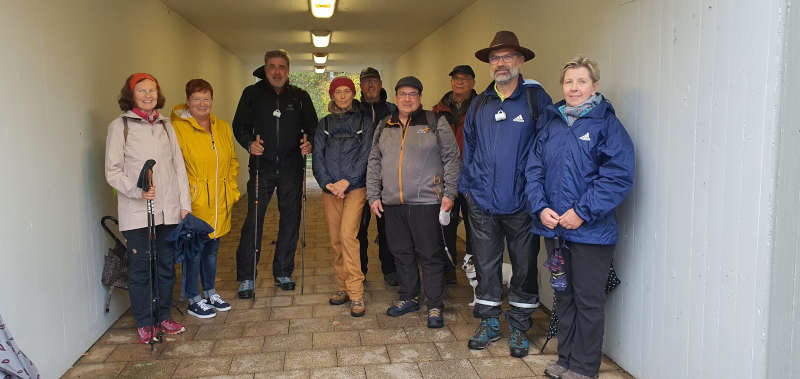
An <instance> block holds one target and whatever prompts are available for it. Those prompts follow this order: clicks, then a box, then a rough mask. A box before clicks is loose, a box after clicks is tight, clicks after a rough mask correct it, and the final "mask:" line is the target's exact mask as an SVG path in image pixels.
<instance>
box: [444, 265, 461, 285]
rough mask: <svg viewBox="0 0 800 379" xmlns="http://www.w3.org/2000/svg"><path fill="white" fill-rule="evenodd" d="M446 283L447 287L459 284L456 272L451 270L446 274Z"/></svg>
mask: <svg viewBox="0 0 800 379" xmlns="http://www.w3.org/2000/svg"><path fill="white" fill-rule="evenodd" d="M444 283H445V285H448V286H452V285H455V284H456V283H458V280H457V279H456V270H455V269H453V270H449V271H445V272H444Z"/></svg>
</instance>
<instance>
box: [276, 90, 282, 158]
mask: <svg viewBox="0 0 800 379" xmlns="http://www.w3.org/2000/svg"><path fill="white" fill-rule="evenodd" d="M275 109H277V110H278V112H280V111H281V99H280V97H276V98H275ZM280 145H281V116H280V115H279V116H278V118H276V119H275V172H276V173H279V172H280V171H281V155H280V151H279V150H278V147H279V146H280Z"/></svg>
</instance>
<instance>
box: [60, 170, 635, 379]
mask: <svg viewBox="0 0 800 379" xmlns="http://www.w3.org/2000/svg"><path fill="white" fill-rule="evenodd" d="M308 189H309V191H308V193H309V195H308V204H307V206H308V211H307V216H308V223H307V232H306V239H307V243H306V249H305V292H304V294H302V295H301V294H300V282H299V280H300V251H299V248H298V253H297V264H296V269H295V279H296V280H297V281H298V283H297V289H296V290H294V291H282V290H280V289H276V288H275V286H274V284H273V279H272V277H271V275H270V273H271V272H272V270H271V267H270V266H271V263H272V254H273V250H274V247H273V246H272V245H271V241H272V240H274V239H275V236H276V233H277V221H278V215H277V204H276V201H275V200H276V198H275V197H273V201H272V202H271V203H270V204H269V210H268V211H267V216H266V220H265V223H264V244H263V246H264V255H263V256H262V259H261V262H260V264H259V271H260V272H262V273H266V274H265V275H264V276H263V277H262V278H260V279H259V280H258V283H257V297H256V299H255V301H251V300H240V299H238V298H237V297H236V290H237V288H238V285H239V284H238V282H236V264H235V255H236V247H237V245H238V241H239V232H240V230H241V226H242V223H243V222H244V217H245V214H246V206H247V203H246V202H245V201H244V200H245V199H242V200H241V201H239V203H238V204H237V205H236V207H235V208H234V210H233V228H232V232H231V233H230V234H229V235H227V236H225V237H223V238H222V241H221V246H220V251H219V267H218V272H217V282H216V287H217V291H218V292H219V293H220V294H221V295H222V296H223V298H224V299H225V300H227V301H228V302H230V303H231V306H232V307H233V309H232V310H231V311H229V312H218V314H217V317H215V318H212V319H204V320H201V319H197V318H195V317H192V316H188V315H187V316H181V315H179V314H177V312H175V311H173V314H174V318H175V319H176V320H178V321H182V322H184V323H185V324H186V329H187V331H186V332H185V333H183V334H180V335H177V336H168V337H166V338H165V339H166V341H165V342H164V343H161V344H158V345H156V348H155V351H153V352H151V351H150V347H149V346H147V345H140V344H137V343H136V331H135V328H134V326H135V322H134V320H133V318H132V317H131V316H130V313H126V314H124V315H123V316H122V317H121V318H120V319H119V320H118V321H117V322H116V323H115V324H114V325H113V326H112V327H111V329H109V330H108V331H107V332H106V333H105V335H103V336H102V337H101V338H100V339H99V340H98V341H97V342H96V343H95V345H94V346H92V348H91V349H89V351H87V352H86V354H85V355H84V356H83V357H82V358H81V359H80V360H79V361H77V362H76V363H75V365H74V366H73V367H72V368H71V369H70V370H69V371H67V373H66V374H65V376H64V377H66V378H78V377H86V378H168V377H173V378H183V377H212V376H216V377H229V378H459V379H465V378H511V377H543V376H544V368H545V367H546V365H547V364H549V363H550V362H553V361H554V360H555V358H556V356H555V354H554V353H555V346H556V343H557V342H556V340H552V341H551V342H550V343H549V344H548V346H547V349H546V350H545V354H543V355H539V354H538V351H539V349H538V347H539V346H541V343H542V341H543V338H544V335H545V330H546V326H547V319H548V316H547V314H545V313H544V312H537V313H536V314H534V327H533V328H532V329H531V330H530V332H529V333H528V334H529V338H530V339H531V343H532V346H531V355H529V356H528V357H526V358H524V359H516V358H513V357H510V356H509V353H508V340H507V338H503V339H501V340H500V341H498V342H496V343H494V344H492V345H491V347H490V348H488V349H486V350H483V351H473V350H469V349H468V348H467V340H468V339H469V337H470V336H471V335H472V333H473V331H474V330H475V328H476V326H477V324H478V320H476V319H474V318H473V317H472V308H471V307H469V306H468V305H467V303H468V302H469V301H471V300H472V290H471V288H470V287H469V286H468V285H467V284H466V279H465V278H464V275H463V273H462V272H460V271H459V275H458V285H455V286H449V287H448V288H447V299H446V302H445V312H444V317H445V327H444V328H442V329H438V330H431V329H428V328H426V327H425V325H426V324H425V322H426V314H425V312H424V307H423V310H422V311H420V312H417V313H412V314H407V315H404V316H402V317H399V318H392V317H388V316H387V315H386V308H387V307H388V306H389V304H390V302H391V301H392V300H393V299H394V298H395V296H396V295H397V294H396V289H395V288H393V287H388V286H386V285H384V282H383V277H382V274H381V272H380V262H379V260H378V253H377V245H375V244H374V243H372V244H371V245H370V248H369V255H370V258H369V273H368V274H367V282H366V289H367V291H366V295H365V299H366V305H367V313H366V315H365V316H364V317H361V318H353V317H350V314H349V306H348V305H341V306H331V305H329V304H328V296H329V295H330V294H331V292H332V291H333V290H335V284H334V283H335V277H334V272H333V267H332V261H331V260H332V259H331V252H330V243H329V240H328V228H327V226H326V222H325V217H324V213H323V207H322V200H321V192H320V190H319V187H318V186H317V184H316V183H315V182H314V181H313V179H309V182H308ZM374 236H375V222H374V221H373V222H372V225H371V230H370V239H374ZM459 250H461V251H463V246H460V249H459ZM179 275H180V274H179ZM177 282H178V283H179V282H180V278H178V280H177ZM176 287H178V286H176ZM177 292H178V291H176V296H175V299H177V298H178V297H177ZM179 306H180V307H182V308H183V309H185V307H186V303H185V302H180V303H179ZM502 326H503V330H504V332H505V333H507V330H508V326H507V325H506V324H505V323H503V325H502ZM600 371H601V372H600V377H601V378H629V377H630V375H628V374H627V373H625V372H624V371H622V370H621V369H620V368H619V367H618V366H617V365H616V364H614V363H613V362H612V361H611V360H609V359H607V358H605V357H604V359H603V365H602V367H601V368H600Z"/></svg>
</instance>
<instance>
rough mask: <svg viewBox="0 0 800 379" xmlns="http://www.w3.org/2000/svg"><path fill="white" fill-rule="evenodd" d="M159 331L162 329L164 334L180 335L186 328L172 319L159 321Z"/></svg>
mask: <svg viewBox="0 0 800 379" xmlns="http://www.w3.org/2000/svg"><path fill="white" fill-rule="evenodd" d="M161 329H163V330H164V333H167V334H180V333H183V332H185V331H186V328H184V327H183V324H181V323H179V322H177V321H175V320H173V319H169V320H164V321H161Z"/></svg>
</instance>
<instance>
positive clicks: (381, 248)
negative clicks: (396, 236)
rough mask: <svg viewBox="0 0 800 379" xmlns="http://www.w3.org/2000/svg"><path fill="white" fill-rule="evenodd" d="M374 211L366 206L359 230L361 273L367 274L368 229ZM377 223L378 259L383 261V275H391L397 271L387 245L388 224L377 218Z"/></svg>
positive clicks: (362, 213)
mask: <svg viewBox="0 0 800 379" xmlns="http://www.w3.org/2000/svg"><path fill="white" fill-rule="evenodd" d="M371 215H372V211H371V210H370V208H369V204H365V205H364V210H363V211H362V212H361V225H360V227H359V229H358V243H359V244H360V245H361V246H360V247H361V272H363V273H364V275H366V274H367V271H368V267H367V263H369V261H368V260H369V257H368V256H367V248H369V236H368V235H367V229H369V221H370V218H371ZM375 223H376V224H377V226H378V259H380V261H381V272H382V273H383V275H386V274H391V273H393V272H395V271H397V269H396V268H395V266H394V257H393V256H392V253H391V252H389V245H388V244H387V243H386V223H385V222H384V220H383V218H382V217H376V218H375Z"/></svg>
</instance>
